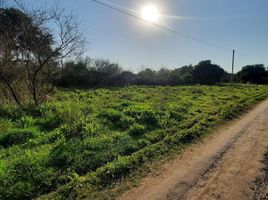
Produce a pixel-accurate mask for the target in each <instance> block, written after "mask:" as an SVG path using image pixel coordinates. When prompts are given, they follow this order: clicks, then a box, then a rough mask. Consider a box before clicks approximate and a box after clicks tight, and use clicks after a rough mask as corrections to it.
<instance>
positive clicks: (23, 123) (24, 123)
mask: <svg viewBox="0 0 268 200" xmlns="http://www.w3.org/2000/svg"><path fill="white" fill-rule="evenodd" d="M16 125H17V127H19V128H29V127H31V126H33V125H34V119H33V118H32V117H31V116H27V115H23V116H22V117H21V118H20V119H18V120H17V121H16Z"/></svg>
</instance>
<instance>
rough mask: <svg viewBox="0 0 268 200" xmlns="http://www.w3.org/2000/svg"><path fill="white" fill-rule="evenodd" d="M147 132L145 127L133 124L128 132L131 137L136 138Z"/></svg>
mask: <svg viewBox="0 0 268 200" xmlns="http://www.w3.org/2000/svg"><path fill="white" fill-rule="evenodd" d="M145 131H146V129H145V127H144V126H143V125H140V124H133V126H131V127H130V129H129V130H128V133H129V135H131V136H133V137H136V136H141V135H142V134H143V133H144V132H145Z"/></svg>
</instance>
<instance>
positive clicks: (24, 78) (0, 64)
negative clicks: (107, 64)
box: [0, 8, 84, 107]
mask: <svg viewBox="0 0 268 200" xmlns="http://www.w3.org/2000/svg"><path fill="white" fill-rule="evenodd" d="M0 27H1V30H0V81H1V82H2V83H3V85H4V87H5V89H7V90H8V91H9V93H10V95H11V97H12V98H13V99H14V101H15V102H16V103H17V105H18V106H20V107H22V104H23V103H24V102H25V101H26V100H28V101H30V102H33V105H34V106H38V105H39V104H40V103H41V102H43V101H44V100H45V98H46V96H47V95H48V94H49V93H50V92H51V91H52V89H53V86H54V85H53V81H54V79H55V76H56V74H57V73H58V72H59V64H60V63H62V61H63V60H64V59H67V58H70V57H73V56H77V55H80V54H81V52H82V49H83V43H84V40H83V37H82V35H81V33H80V32H79V27H78V25H77V23H76V22H75V20H74V18H73V17H72V16H70V15H65V14H64V11H63V10H59V9H55V10H53V11H43V10H32V11H28V10H26V9H24V8H0ZM52 28H53V29H52ZM25 96H26V97H27V98H25Z"/></svg>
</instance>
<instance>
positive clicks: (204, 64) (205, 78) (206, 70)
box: [193, 60, 224, 85]
mask: <svg viewBox="0 0 268 200" xmlns="http://www.w3.org/2000/svg"><path fill="white" fill-rule="evenodd" d="M223 74H224V70H223V69H222V68H221V67H220V66H218V65H215V64H211V61H210V60H205V61H201V62H200V63H199V64H197V65H195V66H194V69H193V81H194V82H195V83H198V84H208V85H211V84H215V83H219V82H220V81H221V78H222V76H223Z"/></svg>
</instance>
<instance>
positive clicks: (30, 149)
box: [0, 85, 268, 199]
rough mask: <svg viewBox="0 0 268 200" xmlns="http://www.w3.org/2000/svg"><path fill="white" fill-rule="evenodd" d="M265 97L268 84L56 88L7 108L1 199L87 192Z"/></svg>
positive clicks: (0, 112) (0, 119)
mask: <svg viewBox="0 0 268 200" xmlns="http://www.w3.org/2000/svg"><path fill="white" fill-rule="evenodd" d="M267 96H268V87H267V86H253V85H236V86H234V87H233V88H231V87H229V86H211V87H210V86H183V87H136V86H131V87H126V88H116V89H98V90H90V91H81V90H73V91H58V92H57V93H56V94H55V96H53V97H51V99H50V100H49V102H47V103H46V104H43V105H41V106H40V107H39V108H38V109H26V111H24V112H22V111H20V110H18V109H17V108H16V107H15V106H12V105H8V104H5V105H2V106H1V107H0V157H1V159H0V199H32V198H37V197H40V196H42V195H44V196H43V197H42V198H46V197H47V198H50V199H56V198H59V199H60V198H62V199H68V198H69V199H73V198H78V199H79V198H81V199H82V198H85V196H84V195H85V194H84V193H83V192H82V191H87V195H88V197H89V196H90V192H91V191H93V190H98V189H100V188H103V187H106V186H109V185H110V184H111V183H113V182H114V181H116V180H119V179H120V178H122V177H124V176H127V175H128V174H129V173H130V172H132V171H134V170H136V169H138V168H139V167H140V166H141V165H143V164H144V163H146V162H148V161H151V160H154V159H157V157H158V155H165V154H167V153H168V152H170V151H171V150H172V149H175V148H178V147H179V146H181V145H184V144H186V143H189V142H191V141H193V140H196V139H198V138H200V137H201V136H202V135H204V134H205V133H208V132H209V131H210V130H211V129H212V128H213V127H215V125H217V124H219V123H221V122H224V121H225V120H227V119H231V118H233V117H234V116H236V115H237V114H238V113H239V112H241V111H243V110H245V109H247V108H249V107H250V106H252V105H254V104H256V103H257V102H259V101H260V100H263V99H265V98H266V97H267ZM51 192H52V193H51ZM48 194H50V195H49V196H46V195H48Z"/></svg>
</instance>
